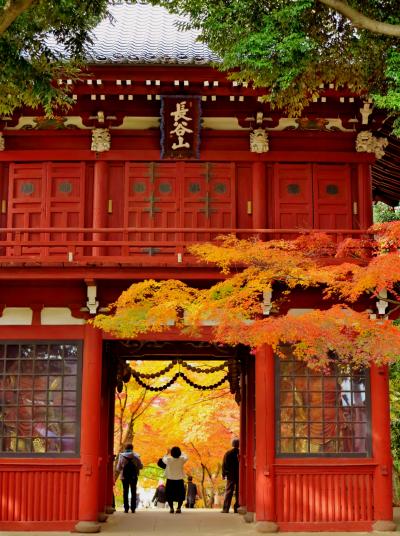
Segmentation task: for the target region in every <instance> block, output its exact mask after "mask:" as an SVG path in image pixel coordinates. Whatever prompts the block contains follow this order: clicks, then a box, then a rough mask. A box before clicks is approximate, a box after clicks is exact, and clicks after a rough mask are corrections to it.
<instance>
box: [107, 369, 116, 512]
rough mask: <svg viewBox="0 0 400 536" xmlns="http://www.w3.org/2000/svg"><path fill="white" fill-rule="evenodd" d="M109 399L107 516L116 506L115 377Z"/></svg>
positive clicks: (112, 380) (112, 378)
mask: <svg viewBox="0 0 400 536" xmlns="http://www.w3.org/2000/svg"><path fill="white" fill-rule="evenodd" d="M110 380H111V381H110V382H109V399H108V438H107V443H108V458H107V493H106V514H112V513H113V512H114V511H115V508H114V507H113V504H114V414H115V387H114V377H113V376H111V377H110Z"/></svg>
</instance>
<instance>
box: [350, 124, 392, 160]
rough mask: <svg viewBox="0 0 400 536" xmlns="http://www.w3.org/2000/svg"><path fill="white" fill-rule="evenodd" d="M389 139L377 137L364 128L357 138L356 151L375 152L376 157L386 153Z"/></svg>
mask: <svg viewBox="0 0 400 536" xmlns="http://www.w3.org/2000/svg"><path fill="white" fill-rule="evenodd" d="M388 143H389V141H388V140H387V138H376V137H375V136H374V135H373V134H372V132H371V131H369V130H363V131H362V132H360V133H359V134H358V136H357V139H356V151H357V152H358V153H375V156H376V158H378V159H379V158H382V156H384V155H385V147H387V145H388Z"/></svg>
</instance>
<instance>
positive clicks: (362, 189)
mask: <svg viewBox="0 0 400 536" xmlns="http://www.w3.org/2000/svg"><path fill="white" fill-rule="evenodd" d="M357 188H358V196H359V199H358V207H357V208H358V210H357V212H358V214H357V219H358V221H359V222H360V229H368V227H369V226H370V225H372V195H371V192H372V179H371V165H370V164H359V165H358V173H357Z"/></svg>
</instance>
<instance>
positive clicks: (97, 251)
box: [93, 160, 108, 256]
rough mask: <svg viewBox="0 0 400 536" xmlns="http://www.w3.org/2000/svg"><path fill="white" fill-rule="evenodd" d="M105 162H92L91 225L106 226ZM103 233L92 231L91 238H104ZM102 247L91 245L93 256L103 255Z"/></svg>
mask: <svg viewBox="0 0 400 536" xmlns="http://www.w3.org/2000/svg"><path fill="white" fill-rule="evenodd" d="M107 176H108V164H107V162H103V161H101V160H100V161H97V162H95V164H94V190H93V227H94V228H101V227H103V228H104V227H106V223H107ZM104 238H105V235H104V233H93V240H94V241H96V240H104ZM103 252H104V248H102V247H93V256H99V255H103Z"/></svg>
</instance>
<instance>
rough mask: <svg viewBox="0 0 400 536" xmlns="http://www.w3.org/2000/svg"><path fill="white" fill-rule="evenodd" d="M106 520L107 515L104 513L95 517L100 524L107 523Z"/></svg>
mask: <svg viewBox="0 0 400 536" xmlns="http://www.w3.org/2000/svg"><path fill="white" fill-rule="evenodd" d="M107 518H108V515H107V514H106V512H99V514H98V516H97V521H99V522H100V523H104V521H107Z"/></svg>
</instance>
